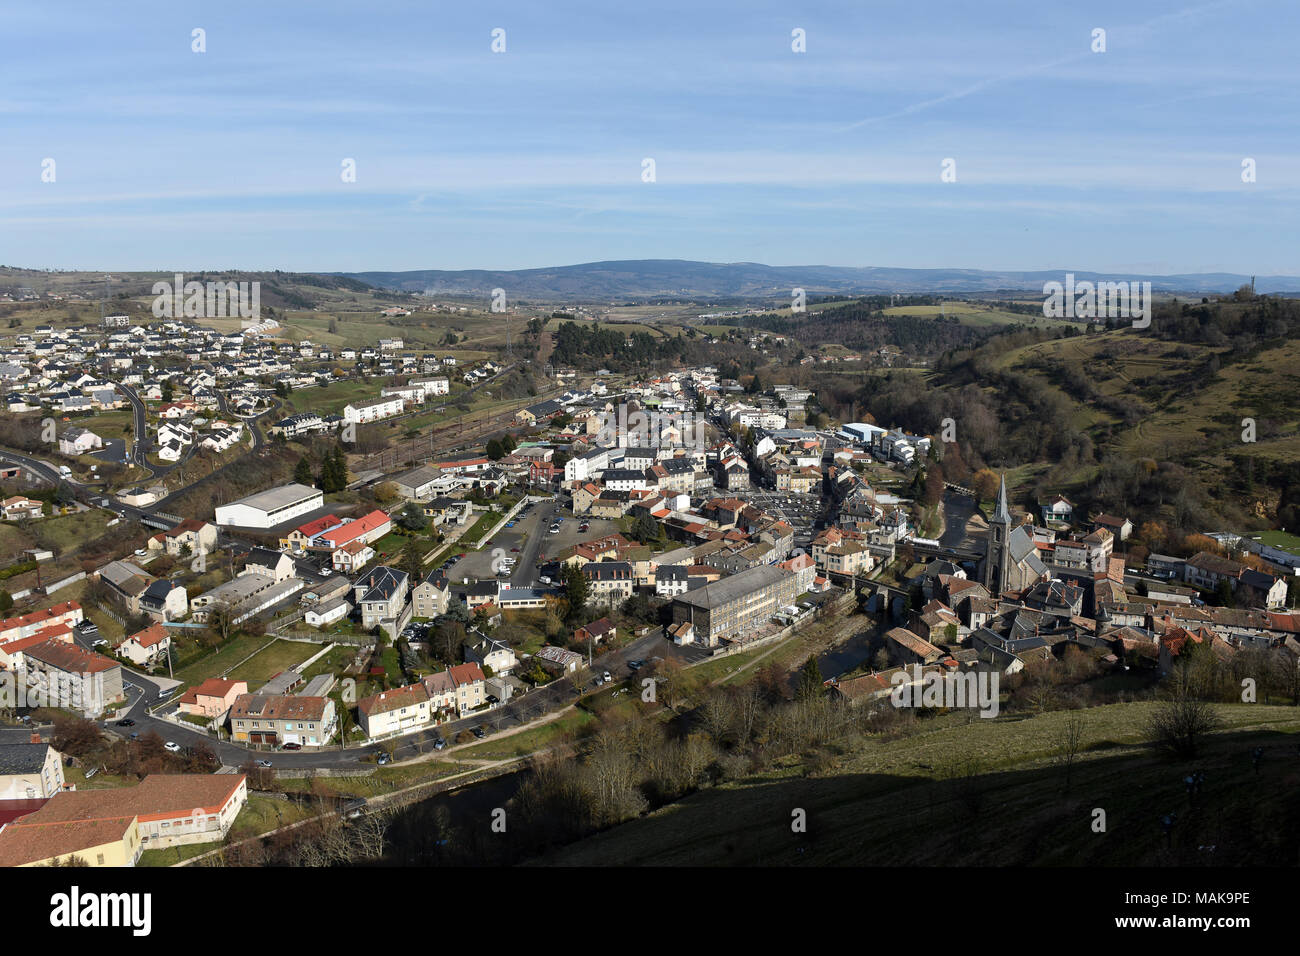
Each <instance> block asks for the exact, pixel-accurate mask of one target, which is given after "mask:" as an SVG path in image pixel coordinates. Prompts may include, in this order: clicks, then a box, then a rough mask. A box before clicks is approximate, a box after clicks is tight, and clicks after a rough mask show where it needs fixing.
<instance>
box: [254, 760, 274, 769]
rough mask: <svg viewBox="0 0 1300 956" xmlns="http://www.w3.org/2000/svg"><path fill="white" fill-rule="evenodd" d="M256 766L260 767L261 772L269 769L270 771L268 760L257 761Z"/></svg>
mask: <svg viewBox="0 0 1300 956" xmlns="http://www.w3.org/2000/svg"><path fill="white" fill-rule="evenodd" d="M257 765H258V766H259V767H261V768H262V769H263V770H270V769H271V761H269V760H259V761H258V762H257Z"/></svg>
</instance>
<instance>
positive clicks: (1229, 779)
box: [546, 703, 1300, 866]
mask: <svg viewBox="0 0 1300 956" xmlns="http://www.w3.org/2000/svg"><path fill="white" fill-rule="evenodd" d="M1154 706H1156V705H1154V704H1152V703H1130V704H1113V705H1108V706H1105V707H1097V708H1093V709H1090V710H1085V711H1068V712H1065V711H1063V712H1053V713H1047V714H1044V715H1041V716H1036V717H1032V718H1019V719H1018V718H1015V717H1004V718H999V719H995V720H979V719H975V720H974V722H973V723H971V724H969V725H968V724H967V723H966V719H965V718H964V717H958V716H956V715H951V716H948V717H938V718H935V719H933V720H928V721H923V722H922V725H921V726H922V727H923V728H924V729H921V730H920V731H919V732H917V733H916V734H914V735H912V736H908V737H902V738H897V739H892V740H891V739H885V738H883V737H871V738H865V739H860V740H857V741H855V742H851V743H848V744H846V745H845V746H844V747H843V748H842V749H841V750H840V751H839V752H838V753H833V754H832V755H831V756H830V757H829V758H828V759H827V760H826V761H825V762H824V763H821V764H819V765H817V766H818V769H817V770H816V771H812V772H808V771H807V770H806V768H807V766H808V764H807V762H805V761H800V760H797V759H794V760H790V761H787V762H786V765H785V766H784V767H781V768H778V769H775V770H772V771H769V772H766V773H762V774H758V775H755V776H751V777H746V778H742V779H739V780H736V781H734V782H729V783H726V784H723V785H721V786H718V787H715V788H711V789H706V790H703V791H700V792H697V793H696V794H694V795H692V796H690V797H688V798H687V799H685V800H683V801H681V802H680V803H677V804H673V805H670V806H667V807H664V808H662V809H660V810H658V811H656V812H654V813H652V814H650V815H648V816H646V817H644V818H642V819H639V820H635V821H632V822H629V823H626V824H623V825H622V826H618V827H615V828H613V829H610V830H608V831H606V832H604V833H601V834H598V835H596V836H594V837H591V838H589V839H587V840H584V841H581V842H579V843H577V844H575V845H573V846H570V847H568V848H566V849H563V850H560V851H558V852H556V853H554V854H552V855H551V856H550V857H548V858H547V859H546V862H548V863H552V864H560V865H601V864H603V863H604V864H607V863H608V862H609V861H610V860H618V861H619V863H620V865H624V866H627V865H633V866H636V865H656V866H673V865H692V866H711V865H756V864H774V863H775V864H789V865H800V866H805V865H806V866H815V865H837V864H838V865H885V864H913V865H945V866H971V865H1150V864H1159V863H1168V862H1170V861H1175V860H1176V861H1178V862H1182V863H1196V862H1201V863H1210V862H1215V863H1225V862H1226V863H1229V864H1231V863H1243V862H1245V863H1248V862H1249V861H1250V858H1251V857H1250V854H1251V853H1252V852H1254V851H1255V848H1256V847H1257V846H1261V845H1262V846H1272V847H1275V848H1276V850H1277V851H1278V852H1277V853H1268V854H1266V855H1264V856H1258V857H1256V858H1255V860H1256V862H1263V860H1265V859H1267V860H1268V861H1269V862H1270V863H1273V864H1282V865H1287V864H1290V865H1295V864H1296V863H1297V862H1300V860H1297V858H1296V847H1297V846H1298V845H1300V843H1297V842H1296V835H1297V824H1296V818H1295V810H1296V804H1297V802H1300V791H1298V790H1297V784H1300V767H1297V766H1296V759H1295V740H1296V739H1297V738H1296V736H1295V735H1296V734H1297V733H1298V732H1300V709H1297V708H1293V707H1270V706H1264V705H1245V704H1242V705H1228V706H1222V707H1220V708H1219V709H1220V711H1221V713H1222V715H1223V716H1224V717H1225V718H1226V721H1227V726H1226V727H1225V729H1224V730H1223V731H1221V732H1219V733H1217V734H1215V735H1214V736H1213V737H1212V738H1211V739H1210V741H1209V742H1208V744H1207V745H1206V746H1205V747H1204V748H1203V750H1202V753H1201V755H1200V756H1199V757H1198V759H1197V760H1195V761H1193V762H1190V763H1184V762H1175V761H1173V760H1170V759H1167V758H1165V757H1162V756H1159V755H1156V754H1154V753H1153V752H1152V751H1150V750H1149V749H1148V748H1147V747H1145V746H1143V745H1142V743H1141V735H1142V727H1143V723H1144V720H1145V719H1146V717H1147V716H1148V715H1149V713H1150V711H1151V709H1152V708H1153V707H1154ZM1071 714H1076V715H1079V716H1080V717H1081V718H1082V719H1083V722H1084V724H1083V726H1084V737H1083V742H1084V747H1085V750H1086V752H1085V754H1084V755H1083V757H1082V759H1081V760H1080V762H1079V763H1078V764H1077V765H1076V766H1075V769H1074V771H1073V775H1072V777H1073V779H1072V780H1071V784H1070V787H1069V790H1068V791H1067V790H1066V789H1065V781H1064V775H1063V771H1062V770H1061V768H1060V767H1059V766H1056V765H1054V764H1053V755H1054V753H1056V752H1057V749H1058V744H1057V740H1058V736H1059V734H1060V733H1061V730H1062V727H1063V726H1064V724H1065V722H1066V720H1067V719H1068V718H1069V717H1070V715H1071ZM1256 746H1262V747H1264V749H1265V758H1264V760H1263V762H1262V763H1261V766H1260V770H1259V776H1258V778H1256V776H1255V774H1254V773H1253V771H1252V766H1251V759H1250V753H1251V751H1252V750H1253V749H1254V748H1255V747H1256ZM1190 769H1199V770H1203V771H1204V772H1205V774H1206V778H1207V780H1206V785H1205V789H1204V792H1203V794H1202V796H1201V797H1200V798H1198V799H1199V803H1198V805H1197V806H1195V807H1189V801H1188V797H1187V795H1186V790H1185V788H1184V786H1183V782H1182V781H1183V777H1184V776H1185V775H1186V774H1187V773H1188V772H1189V770H1190ZM1097 809H1101V810H1103V811H1104V812H1105V816H1106V830H1105V832H1095V831H1094V829H1093V826H1092V824H1093V821H1094V819H1096V817H1095V810H1097ZM796 810H802V811H804V812H805V813H806V819H807V830H806V832H804V833H795V832H793V830H792V827H791V820H792V815H793V814H794V812H795V811H796ZM1168 812H1176V813H1177V814H1178V816H1179V818H1180V820H1179V826H1178V827H1177V828H1176V829H1175V831H1174V836H1173V838H1172V847H1173V848H1172V850H1170V851H1166V850H1164V839H1165V838H1164V835H1163V832H1162V830H1161V828H1160V825H1159V820H1160V817H1161V816H1162V815H1163V814H1165V813H1168ZM1207 845H1214V846H1215V847H1216V848H1217V850H1216V854H1217V855H1213V856H1211V855H1207V853H1206V851H1204V850H1199V849H1198V848H1199V847H1204V846H1207ZM1279 854H1280V855H1279ZM1288 854H1289V856H1288Z"/></svg>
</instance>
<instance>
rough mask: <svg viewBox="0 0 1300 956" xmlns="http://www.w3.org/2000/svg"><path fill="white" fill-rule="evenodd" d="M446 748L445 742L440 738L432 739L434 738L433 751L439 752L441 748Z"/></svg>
mask: <svg viewBox="0 0 1300 956" xmlns="http://www.w3.org/2000/svg"><path fill="white" fill-rule="evenodd" d="M446 746H447V741H445V740H443V739H442V738H441V737H434V738H433V749H434V750H441V749H442V748H443V747H446Z"/></svg>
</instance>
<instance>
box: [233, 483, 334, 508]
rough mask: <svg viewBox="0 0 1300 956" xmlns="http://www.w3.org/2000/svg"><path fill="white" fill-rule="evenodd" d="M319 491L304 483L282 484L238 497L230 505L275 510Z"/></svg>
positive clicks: (319, 492)
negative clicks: (245, 496)
mask: <svg viewBox="0 0 1300 956" xmlns="http://www.w3.org/2000/svg"><path fill="white" fill-rule="evenodd" d="M320 496H321V491H320V489H318V488H308V487H307V486H306V485H299V484H289V485H282V486H281V487H279V488H268V489H267V490H266V491H259V492H258V493H257V494H255V495H249V496H248V497H247V498H240V499H239V500H238V501H232V502H230V504H232V505H245V506H247V507H249V508H260V509H261V510H263V511H276V510H278V509H280V508H287V507H288V506H289V505H293V504H297V503H298V502H300V501H303V500H305V499H307V498H311V497H320Z"/></svg>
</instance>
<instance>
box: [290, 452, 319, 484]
mask: <svg viewBox="0 0 1300 956" xmlns="http://www.w3.org/2000/svg"><path fill="white" fill-rule="evenodd" d="M293 480H294V481H296V482H297V483H298V484H300V485H308V486H314V485H315V484H316V476H315V475H314V474H312V470H311V462H310V461H308V460H307V456H306V455H303V456H302V457H301V458H299V459H298V464H297V465H296V466H295V467H294V469H293Z"/></svg>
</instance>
